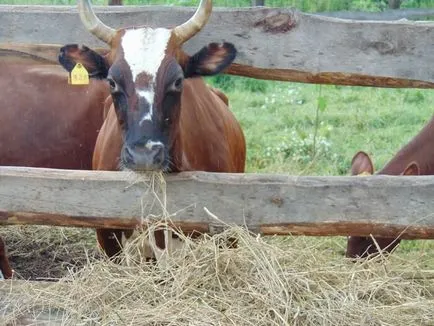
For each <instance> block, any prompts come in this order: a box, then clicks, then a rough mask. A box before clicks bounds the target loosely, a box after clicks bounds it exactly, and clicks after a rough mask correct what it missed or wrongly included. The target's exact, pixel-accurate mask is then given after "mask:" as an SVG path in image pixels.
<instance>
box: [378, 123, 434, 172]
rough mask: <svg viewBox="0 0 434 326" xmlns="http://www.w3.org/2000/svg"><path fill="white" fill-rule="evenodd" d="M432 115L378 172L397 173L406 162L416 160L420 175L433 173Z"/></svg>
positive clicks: (403, 167)
mask: <svg viewBox="0 0 434 326" xmlns="http://www.w3.org/2000/svg"><path fill="white" fill-rule="evenodd" d="M433 141H434V117H432V118H431V120H430V121H429V122H428V123H427V124H426V125H425V127H424V128H423V129H422V130H421V131H420V132H419V134H417V135H416V137H414V138H413V139H412V140H411V141H410V142H409V143H408V144H407V145H405V146H404V147H403V148H402V149H401V150H400V151H399V152H398V153H397V154H396V155H395V156H394V157H393V158H392V160H390V161H389V163H387V164H386V166H385V167H384V168H383V169H382V170H381V171H379V172H378V174H390V175H399V174H400V173H401V172H402V171H404V169H405V168H406V166H407V165H408V164H410V163H411V162H412V161H416V162H417V163H418V164H419V167H420V174H421V175H431V174H434V146H433V144H432V143H433Z"/></svg>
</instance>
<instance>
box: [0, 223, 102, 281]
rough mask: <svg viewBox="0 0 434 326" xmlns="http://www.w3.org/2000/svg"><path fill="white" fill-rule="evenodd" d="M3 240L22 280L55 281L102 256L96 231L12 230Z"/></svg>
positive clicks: (4, 230) (1, 233) (5, 232)
mask: <svg viewBox="0 0 434 326" xmlns="http://www.w3.org/2000/svg"><path fill="white" fill-rule="evenodd" d="M0 236H1V237H2V238H3V240H4V241H5V243H6V247H7V248H6V249H7V252H8V256H9V259H10V263H11V266H12V268H13V269H14V270H15V274H16V277H17V278H18V279H25V280H46V281H49V280H55V279H57V278H60V277H62V276H64V275H65V274H67V273H69V271H71V270H74V269H76V268H80V267H81V266H83V264H85V263H86V260H87V257H98V256H99V255H100V252H99V250H98V247H97V243H96V235H95V231H94V230H92V229H79V228H60V227H45V226H9V227H1V228H0Z"/></svg>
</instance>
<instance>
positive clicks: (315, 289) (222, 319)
mask: <svg viewBox="0 0 434 326" xmlns="http://www.w3.org/2000/svg"><path fill="white" fill-rule="evenodd" d="M147 184H148V186H149V185H151V186H149V187H150V188H148V189H151V188H152V191H153V192H154V193H158V192H159V191H156V190H155V189H154V186H155V184H154V183H152V182H151V183H147ZM162 189H163V188H162ZM163 190H164V189H163ZM163 193H164V191H163ZM159 202H160V203H162V205H163V206H164V203H165V198H164V199H163V200H161V201H159ZM161 224H164V226H165V227H168V226H167V225H165V223H162V222H160V224H159V225H157V224H150V225H149V228H148V230H147V231H146V232H144V233H142V234H141V235H140V236H139V237H138V238H136V239H135V240H134V241H133V242H130V243H128V244H127V246H126V248H125V251H124V253H123V254H122V255H121V263H120V264H116V263H113V262H111V261H109V260H107V259H103V258H97V257H96V256H94V255H90V256H88V257H87V263H86V264H84V266H82V268H80V269H71V271H70V273H69V274H68V275H67V276H65V277H63V278H61V279H60V280H59V282H56V283H51V284H48V285H46V286H41V285H40V284H37V285H35V284H34V283H30V282H28V283H25V284H24V285H16V286H15V285H11V287H10V288H6V287H3V290H1V287H0V295H1V294H5V293H8V295H7V297H6V296H5V295H4V296H3V297H0V324H1V325H9V324H11V325H12V324H14V322H16V321H17V320H20V318H22V317H23V316H27V318H30V317H32V316H33V318H34V316H36V315H39V317H40V318H41V319H44V320H47V319H48V318H49V316H48V315H47V314H46V313H45V314H40V313H41V311H42V310H43V311H45V312H47V311H51V317H50V318H51V322H50V324H56V325H57V324H59V325H60V324H61V325H394V326H396V325H405V326H408V325H434V281H433V276H434V275H433V274H434V273H433V271H429V270H428V271H427V270H423V268H424V266H426V265H428V266H432V265H433V264H432V263H433V262H432V261H427V259H428V260H429V259H431V258H429V257H431V256H426V255H423V254H422V255H420V256H417V257H413V258H412V259H411V260H406V259H402V258H399V256H397V255H392V256H390V257H387V258H386V257H383V256H378V257H377V258H375V259H373V260H370V261H360V262H358V263H352V262H350V261H349V260H346V259H344V258H343V256H342V254H337V253H336V252H335V251H333V250H330V248H329V247H328V246H327V245H326V243H325V242H324V241H327V240H323V241H318V240H316V241H312V239H311V238H307V237H294V238H293V237H287V238H282V237H280V238H278V237H276V238H262V237H255V236H252V235H251V234H249V233H248V232H247V231H245V230H244V229H242V228H238V227H231V228H229V229H228V230H226V231H225V232H224V233H222V234H219V235H215V236H213V237H210V236H205V237H203V238H201V239H200V240H198V241H195V242H192V241H191V240H189V239H185V238H184V240H185V242H186V244H187V245H186V246H185V247H184V248H183V249H181V250H179V251H176V252H174V253H172V254H168V253H167V252H166V253H165V254H164V255H163V257H162V259H161V260H160V261H159V262H158V263H157V264H152V263H145V262H144V259H143V257H142V256H141V251H140V250H137V248H138V247H137V244H138V243H142V242H143V241H144V240H145V238H146V237H147V232H152V231H153V230H154V229H155V228H156V227H161ZM172 231H173V232H175V233H176V230H172ZM181 237H182V235H181ZM229 237H235V238H237V239H238V248H236V249H229V248H227V247H225V245H226V244H227V242H226V241H225V240H226V239H228V238H229ZM4 284H6V285H8V284H9V283H8V282H5V283H4ZM5 288H6V292H5ZM1 291H3V292H1ZM56 313H57V315H56ZM53 316H54V317H53ZM56 319H57V323H55V320H56ZM21 320H22V319H21Z"/></svg>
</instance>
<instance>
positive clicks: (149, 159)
mask: <svg viewBox="0 0 434 326" xmlns="http://www.w3.org/2000/svg"><path fill="white" fill-rule="evenodd" d="M124 158H125V161H126V162H127V163H131V164H132V165H133V166H135V167H136V168H137V169H145V170H153V169H159V168H161V166H162V165H163V163H164V145H163V144H161V143H155V142H147V143H146V144H145V145H142V144H140V145H138V144H136V145H134V146H132V147H129V146H126V147H125V155H124Z"/></svg>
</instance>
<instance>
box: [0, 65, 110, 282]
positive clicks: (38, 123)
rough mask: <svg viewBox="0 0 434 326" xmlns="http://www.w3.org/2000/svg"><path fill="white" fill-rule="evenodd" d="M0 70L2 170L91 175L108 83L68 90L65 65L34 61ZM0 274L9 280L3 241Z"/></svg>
mask: <svg viewBox="0 0 434 326" xmlns="http://www.w3.org/2000/svg"><path fill="white" fill-rule="evenodd" d="M0 71H1V72H2V73H1V75H0V121H1V122H2V126H1V128H0V165H2V166H26V167H39V168H58V169H75V170H91V169H92V157H93V151H94V147H95V142H96V138H97V135H98V132H99V130H100V128H101V126H102V123H103V121H104V120H103V109H104V102H105V100H106V98H107V97H108V96H109V95H110V90H109V86H108V85H107V83H106V82H104V81H102V80H91V81H90V83H89V85H86V86H76V85H68V73H67V72H66V71H65V70H64V69H63V68H62V67H61V66H59V65H58V64H57V63H56V64H54V65H53V64H46V63H43V64H41V63H40V60H36V59H35V60H34V61H31V60H28V61H26V62H24V61H21V60H20V61H19V63H14V62H13V60H5V61H1V62H0ZM0 270H1V271H2V273H3V276H4V277H5V278H10V277H11V270H10V266H9V263H8V259H7V256H6V248H5V245H4V242H3V241H0Z"/></svg>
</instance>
